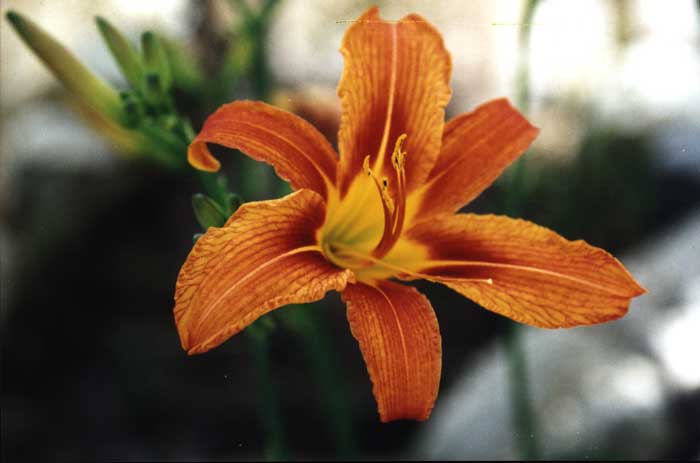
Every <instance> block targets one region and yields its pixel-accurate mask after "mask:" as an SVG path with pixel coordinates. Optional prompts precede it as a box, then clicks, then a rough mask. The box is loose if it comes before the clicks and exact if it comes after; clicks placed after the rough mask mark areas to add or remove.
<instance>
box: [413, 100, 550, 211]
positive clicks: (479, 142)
mask: <svg viewBox="0 0 700 463" xmlns="http://www.w3.org/2000/svg"><path fill="white" fill-rule="evenodd" d="M538 132H539V129H538V128H536V127H533V126H532V125H530V123H529V122H528V121H527V120H526V119H525V118H524V117H523V116H522V115H521V114H520V113H519V112H518V111H517V110H516V109H515V108H513V106H511V105H510V103H509V102H508V100H506V99H505V98H500V99H497V100H493V101H490V102H488V103H484V104H482V105H481V106H479V107H478V108H476V109H475V110H474V111H472V112H470V113H465V114H462V115H460V116H457V117H455V118H454V119H451V120H450V121H449V122H448V123H447V124H446V125H445V133H444V135H443V138H442V150H441V151H440V156H439V157H438V160H437V162H436V163H435V166H434V167H433V170H432V171H431V172H430V176H429V177H428V180H427V182H426V184H425V185H424V186H423V187H422V188H421V189H420V190H419V191H418V192H417V193H416V195H415V197H413V198H411V200H413V201H416V200H417V201H418V203H419V204H418V205H417V215H418V217H425V216H426V215H428V214H437V213H441V212H455V211H457V210H458V209H459V208H461V207H462V206H464V205H465V204H467V203H469V202H470V201H471V200H472V199H474V198H476V197H477V196H478V195H479V194H480V193H481V192H482V191H484V190H485V189H486V188H487V187H488V186H489V185H491V184H492V183H493V182H494V180H496V178H498V176H499V175H501V172H503V170H504V169H505V168H506V167H508V166H509V165H510V163H511V162H513V161H514V160H515V159H516V158H517V157H518V156H520V155H521V154H522V153H523V152H524V151H525V150H526V149H527V147H528V146H530V143H532V141H533V140H534V139H535V137H536V136H537V133H538Z"/></svg>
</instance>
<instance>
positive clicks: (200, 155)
mask: <svg viewBox="0 0 700 463" xmlns="http://www.w3.org/2000/svg"><path fill="white" fill-rule="evenodd" d="M187 161H188V162H189V163H190V165H191V166H192V167H194V168H195V169H198V170H203V171H205V172H217V171H218V170H219V169H220V168H221V163H220V162H219V161H218V160H217V159H216V158H215V157H214V156H212V154H211V152H210V151H209V148H207V144H206V143H205V142H202V141H197V140H195V141H193V142H192V143H191V144H190V146H189V148H187Z"/></svg>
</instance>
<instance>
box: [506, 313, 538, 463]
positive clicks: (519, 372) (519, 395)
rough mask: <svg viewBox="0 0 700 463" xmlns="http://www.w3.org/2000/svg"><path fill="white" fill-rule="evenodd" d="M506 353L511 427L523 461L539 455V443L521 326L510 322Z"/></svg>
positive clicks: (536, 457)
mask: <svg viewBox="0 0 700 463" xmlns="http://www.w3.org/2000/svg"><path fill="white" fill-rule="evenodd" d="M506 351H507V356H508V376H509V380H510V381H509V383H508V384H509V385H510V387H509V391H508V392H509V394H510V402H511V409H512V413H513V416H512V418H513V427H514V428H515V430H516V433H517V434H516V438H517V440H518V453H519V454H520V458H521V459H523V460H537V459H539V458H540V445H539V439H538V438H537V429H536V428H537V423H536V421H535V413H534V410H533V408H532V402H531V396H530V388H529V383H528V372H527V362H526V358H525V353H524V351H523V347H522V340H521V339H520V326H519V325H516V324H515V323H511V324H510V325H509V330H508V333H507V334H506Z"/></svg>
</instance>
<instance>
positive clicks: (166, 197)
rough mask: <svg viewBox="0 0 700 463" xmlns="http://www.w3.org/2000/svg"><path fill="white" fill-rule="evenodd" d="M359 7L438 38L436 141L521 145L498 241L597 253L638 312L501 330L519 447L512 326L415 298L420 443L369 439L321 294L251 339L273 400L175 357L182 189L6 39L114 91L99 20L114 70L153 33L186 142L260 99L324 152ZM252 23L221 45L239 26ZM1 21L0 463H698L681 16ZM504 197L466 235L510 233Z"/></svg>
mask: <svg viewBox="0 0 700 463" xmlns="http://www.w3.org/2000/svg"><path fill="white" fill-rule="evenodd" d="M371 4H378V5H379V6H380V7H381V12H382V16H383V17H385V18H392V19H398V18H400V17H401V16H403V15H404V14H407V13H409V12H417V13H419V14H421V15H423V16H424V17H426V18H427V19H428V20H429V21H431V22H432V23H433V24H435V25H436V27H437V28H438V29H439V30H440V31H441V32H442V34H443V36H444V39H445V42H446V46H447V49H448V50H449V51H450V53H451V55H452V59H453V64H454V69H453V74H452V83H451V85H452V90H453V97H452V100H451V103H450V105H449V107H448V116H452V115H456V114H459V113H461V112H465V111H469V110H471V109H473V108H474V107H475V106H476V105H477V104H479V103H481V102H484V101H486V100H488V99H491V98H495V97H499V96H507V97H509V98H510V99H511V101H513V102H515V103H516V104H517V106H519V107H520V109H521V110H522V111H523V112H525V113H526V114H527V116H528V118H529V119H530V120H531V121H532V122H533V123H534V124H535V125H537V126H538V127H540V128H541V133H540V136H539V138H538V139H537V140H536V141H535V143H534V144H533V146H532V147H531V149H530V151H529V152H528V154H527V155H526V158H527V164H526V167H525V169H524V171H523V172H524V175H523V178H522V182H521V188H520V192H521V193H520V195H519V196H518V197H517V198H516V199H515V200H516V202H517V208H516V209H517V210H519V213H518V214H517V215H518V216H521V217H525V218H527V219H530V220H533V221H535V222H537V223H539V224H541V225H545V226H548V227H550V228H552V229H554V230H556V231H558V232H559V233H561V234H563V235H564V236H565V237H567V238H569V239H579V238H581V239H585V240H586V241H588V242H589V243H591V244H594V245H597V246H601V247H604V248H605V249H607V250H609V251H611V252H613V253H614V254H615V255H616V256H617V257H618V258H620V260H621V261H622V262H623V263H624V264H625V265H626V266H627V267H628V269H629V270H630V271H631V273H632V274H633V275H634V276H635V277H636V278H637V279H638V280H639V281H640V282H641V283H642V285H644V286H645V287H646V288H647V289H648V290H649V294H647V295H645V296H643V297H641V298H638V299H635V300H634V301H633V302H632V306H631V308H630V311H629V314H628V315H627V316H626V317H624V318H622V319H620V320H618V321H615V322H612V323H608V324H605V325H602V326H596V327H585V328H576V329H570V330H563V331H547V330H540V329H536V328H530V327H525V326H523V327H519V328H518V331H519V333H520V336H519V337H520V339H521V341H522V343H523V346H524V352H525V359H526V365H527V369H528V373H529V376H528V378H529V379H528V388H529V391H530V396H531V398H532V405H533V410H534V417H535V427H534V431H533V432H532V433H531V435H529V436H523V435H522V430H521V429H519V428H518V427H517V426H514V422H515V420H514V419H513V416H512V413H511V410H512V407H511V404H510V399H509V387H510V385H509V381H510V379H509V378H510V376H509V372H508V364H507V362H506V353H505V351H506V347H505V343H504V341H505V339H506V335H507V333H508V332H509V331H510V330H512V325H513V322H511V321H509V320H506V319H504V318H501V317H499V316H496V315H494V314H492V313H490V312H488V311H486V310H484V309H481V308H479V307H478V306H476V305H474V304H472V303H470V302H469V301H467V300H466V299H464V298H462V297H461V296H458V295H457V294H456V293H452V292H451V291H450V290H448V289H446V288H443V287H438V286H432V285H429V284H419V285H418V287H419V289H420V290H421V291H423V292H424V293H425V294H426V295H427V296H428V298H429V299H430V300H431V301H432V304H433V306H434V307H435V309H436V313H437V316H438V320H439V322H440V327H441V332H442V339H443V355H444V357H443V373H442V382H441V389H440V395H439V397H438V401H437V405H436V408H435V410H434V412H433V415H432V417H431V418H430V420H429V421H427V422H424V423H414V422H398V423H391V424H380V422H379V420H378V416H377V413H376V406H375V403H374V399H373V397H372V394H371V384H370V381H369V378H368V376H367V372H366V369H365V365H364V362H363V361H362V358H361V355H360V352H359V349H358V347H357V344H356V341H355V340H354V339H353V338H352V336H351V334H350V331H349V329H348V327H347V321H346V320H345V312H344V308H343V305H342V304H341V302H340V299H339V297H338V296H337V294H331V295H329V296H328V297H327V298H326V299H325V300H324V301H323V302H320V303H317V304H314V305H312V306H308V307H290V308H284V309H281V310H280V311H277V312H276V314H279V315H275V316H274V317H270V321H269V323H268V325H269V336H268V338H267V340H268V344H267V347H266V349H267V350H266V356H265V357H264V358H265V361H266V362H267V363H268V366H269V368H268V371H269V373H270V375H269V377H262V376H261V375H260V373H259V369H260V363H259V362H260V357H256V352H258V351H256V348H257V347H256V345H255V342H251V340H250V339H247V338H246V337H244V336H235V337H234V338H232V339H231V340H229V341H227V342H226V343H224V344H223V345H222V346H221V347H219V348H217V349H215V350H213V351H211V352H209V353H207V354H204V355H200V356H194V357H188V356H187V355H186V354H185V353H184V352H183V351H182V349H181V348H180V344H179V340H178V337H177V333H176V330H175V327H174V323H173V318H172V306H173V300H172V297H173V291H174V284H175V280H176V276H177V273H178V271H179V268H180V266H181V265H182V263H183V262H184V259H185V257H186V255H187V253H188V252H189V250H190V249H191V246H192V235H193V234H194V233H198V232H200V227H199V225H198V224H197V221H196V220H195V217H194V215H193V214H192V210H191V196H192V194H194V193H197V192H199V191H200V189H201V188H200V186H199V185H198V183H197V179H196V178H195V177H194V176H192V175H191V174H190V173H183V172H182V171H179V170H176V169H163V168H161V167H160V166H158V165H157V164H155V163H154V162H149V161H148V160H147V159H145V158H144V157H143V156H140V153H139V149H138V147H136V148H134V146H133V145H129V144H128V143H127V144H124V143H121V144H120V143H119V139H118V137H115V136H113V133H111V132H109V130H106V129H105V127H104V125H101V124H100V122H99V120H97V119H96V118H95V117H94V115H91V114H89V113H86V112H85V111H84V110H81V108H80V105H77V104H75V102H74V101H72V100H71V98H70V96H69V95H67V94H66V92H65V91H64V89H63V87H61V86H60V84H59V83H58V82H57V81H56V79H55V78H54V77H53V76H52V75H51V74H50V73H49V72H48V71H47V70H46V69H45V67H44V66H43V65H42V64H41V63H40V62H39V60H38V59H37V58H36V57H35V56H34V55H33V54H32V53H31V52H30V50H29V49H28V48H27V47H26V46H25V45H24V44H23V43H22V42H21V41H20V40H19V38H18V36H17V34H15V31H14V30H12V28H11V27H9V23H8V22H7V21H6V20H5V18H4V14H5V13H6V11H7V10H8V9H13V10H16V11H18V12H20V13H22V14H24V15H26V16H27V17H29V18H31V19H33V20H34V21H35V22H37V23H38V24H40V25H41V26H42V27H43V28H45V29H46V30H47V31H49V32H50V33H51V34H52V35H53V36H54V37H55V38H57V39H58V40H59V41H61V42H62V43H63V44H64V45H66V47H67V48H68V49H70V50H72V51H73V52H74V53H75V54H76V55H77V56H78V57H79V58H80V59H81V60H82V61H83V62H84V63H85V64H86V65H87V66H88V67H89V68H90V69H92V70H93V71H94V72H95V73H96V74H99V75H100V76H102V77H104V78H105V80H107V81H108V82H110V84H112V85H113V86H114V87H115V88H118V89H121V88H126V86H127V84H126V82H125V81H124V80H123V78H122V77H121V74H120V72H119V68H118V67H117V65H116V64H115V62H114V60H113V58H112V57H111V56H110V54H109V52H108V50H107V48H106V46H105V44H104V43H103V42H102V41H101V40H100V35H99V32H98V30H97V28H96V27H95V23H94V20H93V18H94V16H95V15H101V16H103V17H105V18H107V19H108V20H109V21H110V22H111V23H112V24H114V25H116V26H118V27H119V29H121V30H122V32H123V33H124V34H125V35H126V36H127V37H128V38H129V39H131V40H132V41H133V42H134V43H136V42H138V38H139V35H140V34H141V33H142V32H143V31H145V30H153V31H156V32H157V33H158V34H160V36H162V37H164V38H165V39H167V40H168V41H169V42H168V43H171V44H172V46H173V47H176V48H177V49H178V50H179V52H180V53H182V58H181V59H177V60H175V61H176V62H173V56H174V55H169V56H170V59H171V64H172V65H173V66H176V65H179V66H180V67H181V68H182V69H181V71H182V72H180V73H179V74H178V75H179V77H178V75H176V76H175V77H174V88H173V92H174V98H175V102H176V106H177V108H178V110H179V111H180V112H181V113H183V114H186V115H187V116H188V117H189V118H190V119H191V122H192V125H193V127H194V129H195V130H198V129H199V128H200V126H201V123H202V121H203V119H204V118H205V117H206V115H207V114H208V113H210V112H211V111H212V110H214V109H215V108H216V107H218V106H219V105H220V104H222V103H225V102H228V101H230V100H233V99H236V98H264V99H266V100H268V101H270V102H273V103H274V104H277V105H280V106H282V107H284V108H286V109H288V110H291V111H294V112H296V113H298V114H300V115H301V116H303V117H306V118H307V119H309V120H311V121H312V122H313V123H314V124H316V125H317V126H318V127H319V128H320V129H321V130H322V131H323V132H324V133H325V134H326V136H328V138H329V139H330V140H331V141H332V142H335V136H336V130H337V124H338V114H339V107H338V102H337V99H336V97H335V86H336V84H337V81H338V79H339V77H340V74H341V71H342V66H343V63H342V58H341V56H340V53H338V48H339V45H340V40H341V38H342V35H343V33H344V31H345V29H346V28H347V26H348V23H347V20H352V19H354V18H356V17H357V16H358V15H359V14H360V13H361V12H362V11H364V9H366V8H367V7H368V6H370V5H371ZM246 5H247V6H246ZM268 7H269V11H267V12H266V16H265V18H264V21H263V22H262V23H259V24H258V23H255V24H257V29H255V33H254V34H247V35H246V34H244V33H242V32H241V31H242V30H243V29H242V28H241V18H242V16H243V13H242V11H243V10H245V9H246V8H250V9H256V8H263V9H264V8H268ZM533 7H534V9H531V11H530V12H531V13H532V14H531V15H530V16H524V12H525V11H526V10H527V8H533ZM2 12H3V20H2V24H1V27H0V32H1V34H2V36H1V39H2V40H1V42H0V51H1V59H2V67H1V71H0V95H1V102H2V107H1V113H0V130H1V140H2V144H1V152H0V156H1V157H0V162H1V166H2V171H1V176H0V220H1V226H2V228H1V229H0V245H1V248H0V250H1V251H2V258H1V263H2V267H1V272H2V275H1V283H2V286H1V293H0V302H1V307H2V311H1V312H0V322H1V323H2V331H1V335H2V442H3V444H2V458H3V460H4V461H22V460H37V459H41V460H47V459H49V460H75V459H80V460H112V459H118V460H199V459H207V460H235V459H248V460H251V459H254V460H255V459H263V458H286V457H291V458H297V459H300V458H323V459H327V458H329V459H332V458H358V459H362V458H405V459H412V458H416V459H473V458H485V459H514V458H518V457H520V456H522V453H521V447H522V442H523V438H524V439H525V441H527V440H530V441H531V442H536V443H537V447H538V448H539V449H538V456H540V457H542V458H546V459H588V458H591V459H661V460H667V459H698V458H700V359H699V357H698V356H699V354H700V336H698V333H699V332H700V302H699V301H700V122H699V121H700V2H698V1H693V0H674V1H673V2H667V1H662V0H617V1H615V0H608V1H603V0H590V1H586V2H564V1H556V0H541V1H539V2H525V1H516V0H497V1H486V0H483V1H481V0H473V1H458V0H455V1H447V0H431V1H418V0H415V1H401V2H399V1H375V2H365V1H350V0H348V1H339V0H336V1H333V2H327V1H321V0H305V1H303V0H279V1H276V2H274V1H273V2H269V1H259V2H255V1H252V0H251V1H249V2H247V3H246V2H240V1H230V2H229V1H190V0H172V1H170V0H159V1H151V2H144V1H131V0H119V1H117V0H96V1H78V0H72V1H61V2H58V1H51V2H47V1H39V0H24V1H20V0H15V1H11V0H8V1H5V2H3V5H2ZM523 18H526V19H527V21H523ZM251 37H253V39H254V41H253V42H252V43H249V44H248V45H247V48H245V50H248V53H247V54H246V53H243V54H241V52H240V49H241V48H240V47H239V48H236V44H240V43H243V41H245V40H250V38H251ZM236 50H239V52H238V53H237V52H236ZM250 50H252V51H250ZM178 56H179V55H178ZM241 56H243V58H241ZM246 60H247V61H246ZM242 62H243V63H244V64H245V65H244V66H243V68H244V69H245V72H234V71H231V69H234V70H235V69H237V67H236V66H238V65H240V63H242ZM246 63H248V64H246ZM188 66H190V68H188ZM239 67H240V66H239ZM188 72H189V73H188ZM110 134H111V135H110ZM125 146H129V147H130V148H129V149H126V148H125ZM220 159H222V160H223V164H224V169H223V170H224V173H225V175H226V177H227V178H228V180H229V186H230V188H231V190H232V191H236V192H239V193H241V194H242V196H243V197H244V198H245V199H246V200H255V199H264V198H271V197H277V196H280V195H281V194H284V193H285V192H286V191H287V190H286V188H285V187H284V186H283V185H282V186H281V185H280V184H278V183H276V181H275V179H274V176H273V175H272V173H271V170H270V169H269V168H267V167H266V166H263V165H260V164H257V163H255V162H251V161H249V160H247V159H246V158H245V157H244V156H241V155H240V154H238V153H232V152H231V153H227V154H226V155H224V156H223V157H220ZM512 175H513V174H512V172H507V173H506V174H505V175H504V176H503V179H502V180H500V181H499V182H497V183H496V184H495V185H494V186H492V187H491V188H490V189H489V190H487V191H486V192H485V193H484V194H483V195H482V196H481V197H480V198H478V199H477V200H476V201H475V202H474V203H473V204H471V205H469V206H468V207H467V208H466V209H465V210H469V211H476V212H493V213H503V212H504V211H506V210H513V209H512V208H511V207H512V201H513V198H512V195H509V194H508V193H509V189H508V186H509V185H510V184H511V182H510V179H511V177H512ZM509 208H511V209H509ZM295 311H297V312H298V313H303V314H304V316H305V317H306V318H304V319H303V320H302V321H301V322H300V321H299V319H297V318H294V317H295V316H294V315H293V312H295ZM287 313H289V314H287ZM265 318H268V317H267V316H266V317H265ZM304 320H306V321H308V320H313V324H308V323H306V322H305V321H304ZM309 332H310V333H309ZM299 333H302V334H304V333H306V336H300V335H299ZM309 334H310V336H309ZM309 339H311V341H309ZM258 353H259V352H258ZM329 384H330V385H331V387H329ZM324 385H325V386H324ZM266 389H270V390H271V391H272V392H273V394H272V395H270V394H268V393H267V392H269V391H267V392H265V394H263V392H262V391H263V390H266ZM270 397H272V398H273V399H274V400H273V401H274V404H272V405H273V406H271V404H270V402H269V401H270ZM270 410H272V411H273V412H274V411H275V410H276V411H277V412H279V413H278V414H277V415H278V419H277V420H272V423H273V427H274V429H272V431H271V428H270V427H269V426H270V420H268V419H267V418H265V416H264V415H265V413H267V412H268V411H270ZM261 411H262V413H261ZM268 418H269V416H268ZM271 436H274V439H273V440H274V441H271Z"/></svg>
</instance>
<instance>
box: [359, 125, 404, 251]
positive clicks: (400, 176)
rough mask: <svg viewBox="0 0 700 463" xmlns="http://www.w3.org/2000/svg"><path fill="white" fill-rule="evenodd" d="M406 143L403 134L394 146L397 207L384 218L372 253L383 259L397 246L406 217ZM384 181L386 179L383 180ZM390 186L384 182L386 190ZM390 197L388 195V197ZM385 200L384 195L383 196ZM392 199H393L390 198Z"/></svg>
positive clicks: (392, 157) (393, 159)
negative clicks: (382, 230) (404, 148)
mask: <svg viewBox="0 0 700 463" xmlns="http://www.w3.org/2000/svg"><path fill="white" fill-rule="evenodd" d="M405 141H406V134H405V133H404V134H401V135H400V136H399V137H398V138H397V139H396V143H395V144H394V152H393V153H392V154H391V164H392V165H393V166H394V170H395V171H396V194H397V198H396V200H397V201H396V205H395V207H394V205H393V201H392V207H391V217H386V216H385V217H384V233H383V234H382V238H381V240H379V243H378V244H377V247H376V248H374V251H372V255H373V256H374V257H376V258H379V259H381V258H382V257H384V256H385V255H386V254H387V253H388V252H389V251H390V250H391V248H392V247H393V246H394V244H396V242H397V241H398V240H399V237H400V236H401V232H402V230H403V222H404V219H405V217H406V169H405V166H406V155H407V153H406V151H404V150H403V144H404V142H405ZM365 164H367V167H368V165H369V159H368V158H365ZM382 180H383V181H384V179H382ZM388 185H389V182H388V180H386V181H385V182H384V189H387V188H388ZM386 196H387V197H388V194H387V195H386ZM382 198H384V195H382ZM389 199H391V198H389Z"/></svg>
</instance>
